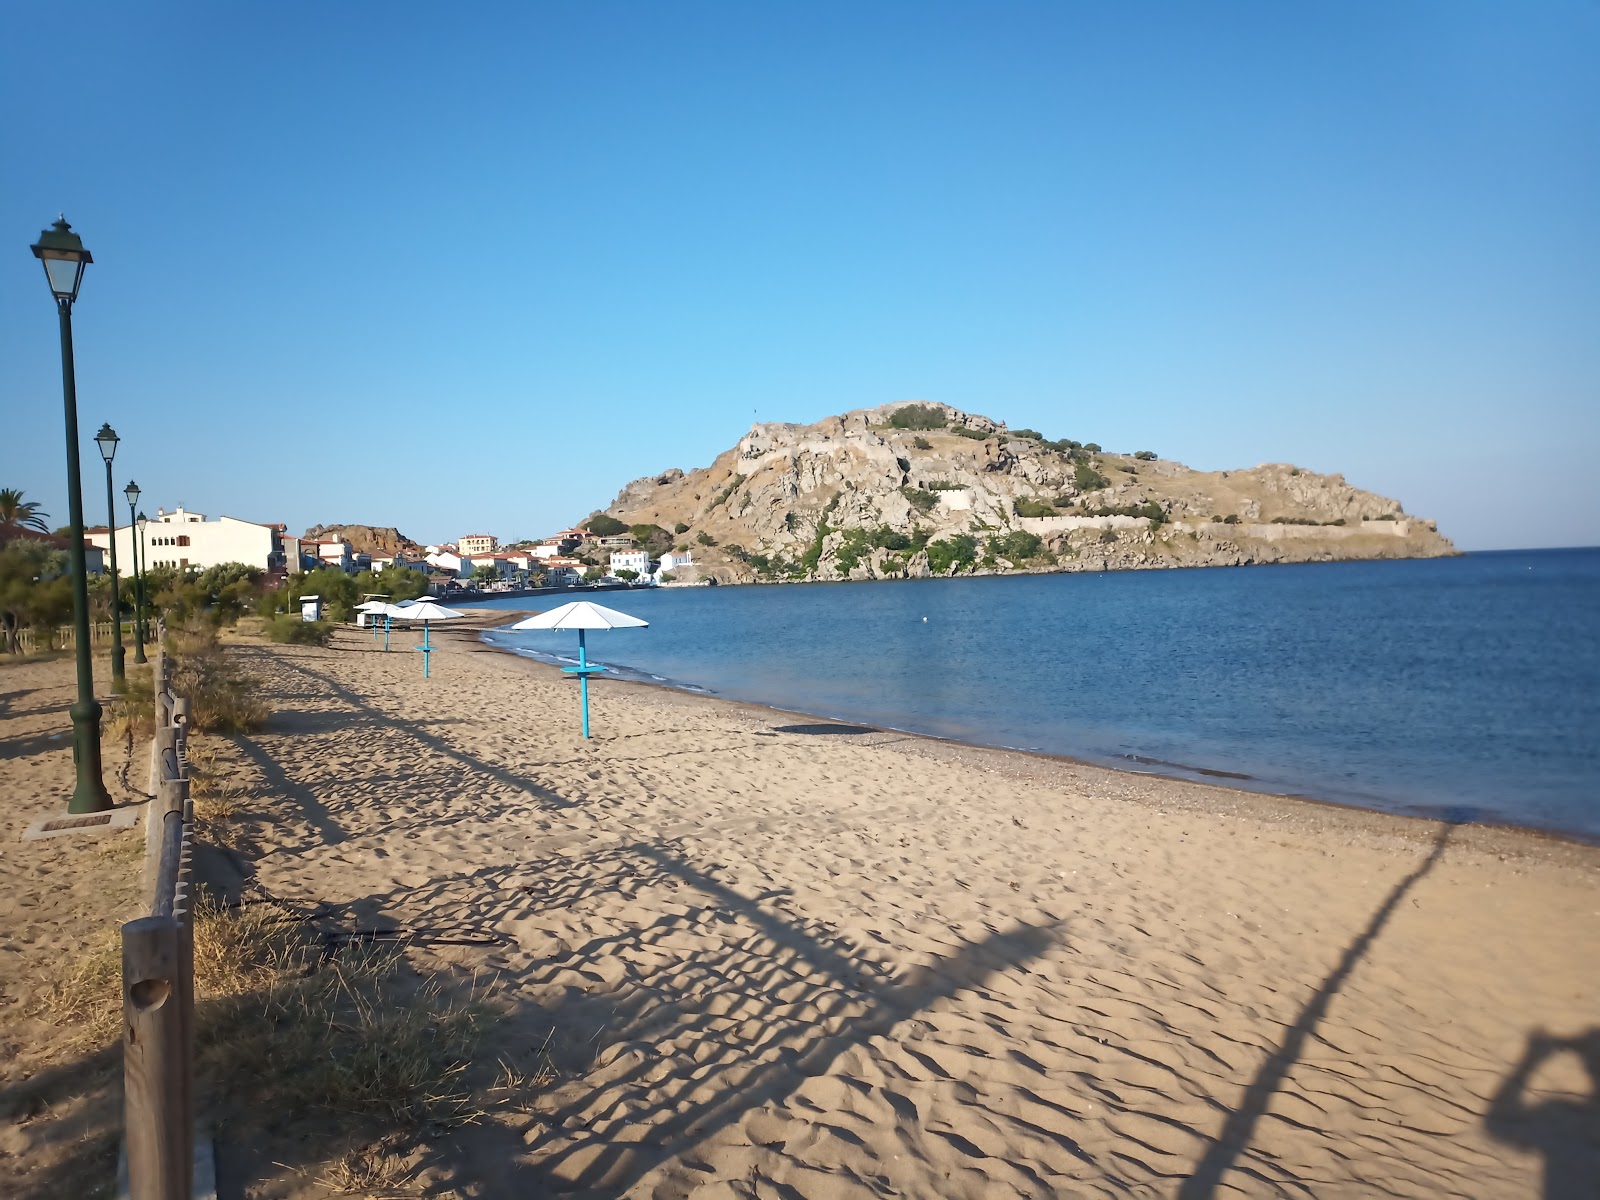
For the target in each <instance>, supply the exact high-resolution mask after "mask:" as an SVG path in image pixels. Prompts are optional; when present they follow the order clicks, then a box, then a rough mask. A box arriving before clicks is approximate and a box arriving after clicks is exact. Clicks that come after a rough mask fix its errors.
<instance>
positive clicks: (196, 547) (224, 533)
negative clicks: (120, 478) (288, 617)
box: [87, 505, 299, 572]
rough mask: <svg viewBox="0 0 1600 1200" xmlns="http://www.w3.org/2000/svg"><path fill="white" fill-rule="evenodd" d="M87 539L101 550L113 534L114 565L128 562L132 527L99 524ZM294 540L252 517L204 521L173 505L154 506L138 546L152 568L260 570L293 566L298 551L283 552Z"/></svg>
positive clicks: (134, 533) (134, 535) (202, 516)
mask: <svg viewBox="0 0 1600 1200" xmlns="http://www.w3.org/2000/svg"><path fill="white" fill-rule="evenodd" d="M87 536H88V540H89V541H90V542H91V543H92V544H94V545H96V546H99V547H101V548H103V549H109V548H110V546H111V539H112V537H113V536H115V537H116V540H117V565H118V567H119V568H120V567H122V566H123V564H125V563H132V562H133V546H134V542H135V540H137V538H138V529H137V528H130V527H129V526H127V525H120V526H118V527H117V529H116V531H115V534H114V535H113V533H112V532H111V531H110V530H107V529H105V528H100V529H94V530H89V531H88V534H87ZM295 540H296V539H294V538H291V537H289V536H288V533H287V532H286V531H285V529H284V526H282V525H262V524H259V523H258V522H255V521H241V520H239V519H238V518H236V517H218V518H217V519H216V520H214V521H208V520H206V518H205V514H204V513H194V512H188V511H186V510H185V509H184V508H183V506H182V505H179V506H178V507H177V508H176V509H174V510H173V511H172V512H170V513H169V512H167V511H166V510H164V509H157V510H156V515H155V516H154V517H153V518H151V520H150V521H149V523H148V524H147V525H146V527H145V533H144V548H145V555H146V561H147V562H148V564H149V565H150V566H152V567H158V566H172V567H179V568H184V567H193V568H195V569H196V570H204V569H205V568H206V567H214V566H217V565H218V564H219V563H233V562H236V563H244V564H245V565H246V566H249V567H258V568H260V569H261V570H263V571H268V572H273V571H277V572H281V571H283V570H285V569H293V568H294V567H297V566H298V565H299V563H298V558H299V550H298V548H295V550H294V558H293V559H290V558H289V557H288V556H287V554H288V545H287V544H288V543H291V542H294V541H295Z"/></svg>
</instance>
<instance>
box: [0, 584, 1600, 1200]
mask: <svg viewBox="0 0 1600 1200" xmlns="http://www.w3.org/2000/svg"><path fill="white" fill-rule="evenodd" d="M494 619H495V620H496V621H504V620H506V619H507V618H506V616H505V614H496V616H495V618H494ZM441 640H442V645H443V649H442V651H441V652H440V653H439V654H437V655H436V656H435V659H434V670H433V676H432V678H431V679H429V680H427V681H424V680H423V679H422V677H421V669H420V662H419V656H418V655H416V654H414V653H412V652H411V651H410V649H409V645H406V646H405V648H402V646H401V639H396V651H395V652H393V653H388V654H385V653H383V652H381V648H378V647H377V646H376V645H375V643H374V642H373V641H372V640H371V639H369V638H367V637H365V636H364V635H362V634H359V633H354V632H350V631H343V632H341V633H339V634H338V636H337V640H336V642H335V645H334V646H333V647H332V648H329V649H326V650H323V649H315V648H307V647H279V646H267V645H261V644H258V645H243V646H239V647H237V648H235V649H234V650H233V651H231V653H234V654H237V655H238V656H239V658H240V659H241V660H242V662H243V663H244V664H245V665H246V666H247V668H248V669H249V670H250V671H252V672H254V673H256V674H257V675H259V676H260V677H261V678H262V679H263V680H264V681H265V692H266V696H267V699H268V700H269V702H270V704H271V706H272V708H273V710H274V716H273V718H272V720H271V722H270V723H269V725H268V727H267V729H266V730H265V731H263V732H260V733H257V734H250V735H246V736H242V737H240V738H238V739H237V744H238V746H239V748H240V751H241V754H240V759H239V761H240V764H241V771H242V772H245V773H248V774H249V775H251V776H252V778H253V779H254V780H255V782H256V785H257V787H258V791H259V794H260V804H259V814H260V815H259V817H258V819H257V820H256V821H255V823H254V827H253V828H252V830H251V839H252V841H253V844H254V849H253V850H252V851H251V852H250V853H248V854H246V855H241V856H239V857H238V858H237V859H236V865H238V866H239V867H240V868H241V869H242V870H243V871H244V872H245V873H246V874H249V875H253V878H254V881H255V883H256V884H258V885H259V886H261V887H263V888H265V889H266V890H267V891H268V892H270V893H271V894H272V895H274V896H277V897H281V898H285V899H288V900H291V901H293V902H296V903H301V904H308V903H310V904H316V903H320V904H324V905H331V906H337V907H338V908H340V909H341V910H342V911H345V912H347V913H349V914H350V915H351V918H352V919H353V920H356V921H358V922H359V923H361V924H362V925H363V926H365V927H374V928H391V929H398V930H403V931H406V932H407V934H408V935H409V936H411V937H412V938H413V952H414V953H415V954H417V955H418V956H420V958H421V959H422V960H424V961H426V962H428V963H429V964H431V965H434V966H437V967H439V968H441V969H444V970H447V971H450V972H453V973H455V974H457V975H459V976H461V977H463V978H465V977H467V976H471V975H477V976H480V977H492V978H493V979H494V980H495V983H494V995H495V999H496V1003H497V1004H498V1005H499V1006H500V1010H501V1011H500V1013H499V1016H498V1017H497V1020H496V1023H495V1027H494V1033H493V1038H492V1043H493V1044H492V1046H490V1047H489V1050H490V1051H491V1052H492V1053H493V1054H494V1055H495V1056H496V1057H499V1058H503V1059H504V1060H506V1061H507V1062H508V1063H509V1064H512V1065H515V1066H516V1067H517V1068H518V1069H526V1070H533V1069H535V1068H536V1067H539V1066H540V1064H542V1065H543V1068H544V1069H545V1070H546V1072H547V1074H548V1076H549V1077H548V1079H547V1080H546V1081H545V1082H543V1083H542V1084H541V1085H540V1086H539V1087H538V1088H536V1089H533V1090H532V1091H531V1092H530V1094H529V1098H528V1102H527V1103H526V1105H525V1106H523V1110H522V1111H498V1112H494V1113H492V1114H490V1116H489V1117H487V1118H486V1119H485V1120H483V1121H482V1122H480V1123H478V1124H476V1125H472V1126H468V1127H465V1128H461V1129H456V1130H450V1131H439V1132H438V1133H437V1135H436V1136H432V1137H429V1138H426V1139H425V1140H424V1141H423V1142H422V1143H419V1144H418V1145H417V1146H415V1147H414V1148H412V1149H411V1150H409V1151H408V1153H409V1154H410V1169H411V1171H412V1180H413V1185H414V1186H415V1188H416V1189H417V1194H427V1195H464V1196H474V1197H508V1198H509V1197H526V1196H539V1195H546V1194H574V1195H587V1196H597V1197H598V1196H629V1197H641V1198H642V1197H651V1198H663V1200H665V1198H669V1197H681V1196H695V1197H699V1198H704V1200H713V1198H724V1197H774V1198H777V1197H784V1198H796V1197H806V1198H823V1197H863V1198H865V1197H879V1196H903V1197H918V1198H923V1197H971V1198H973V1200H977V1198H980V1197H1007V1196H1019V1197H1023V1196H1026V1197H1036V1198H1043V1197H1057V1196H1063V1197H1064V1196H1071V1197H1078V1196H1108V1197H1110V1196H1119V1197H1120V1196H1147V1197H1156V1196H1160V1197H1178V1198H1182V1200H1195V1198H1199V1197H1210V1196H1231V1195H1239V1196H1316V1197H1327V1196H1334V1197H1343V1196H1350V1197H1364V1196H1380V1195H1381V1196H1417V1197H1422V1196H1428V1197H1436V1196H1469V1197H1497V1198H1498V1197H1505V1198H1516V1197H1528V1198H1533V1197H1541V1196H1547V1197H1548V1196H1593V1195H1595V1194H1596V1190H1595V1189H1596V1182H1595V1181H1596V1180H1597V1179H1600V1140H1597V1137H1596V1134H1597V1132H1600V1100H1597V1097H1596V1090H1597V1087H1600V1078H1596V1075H1600V1017H1597V1015H1596V999H1597V985H1600V966H1597V965H1596V964H1600V919H1597V918H1600V891H1597V889H1596V884H1597V883H1600V851H1597V850H1595V849H1593V848H1589V847H1584V846H1578V845H1572V844H1568V843H1563V842H1560V841H1556V840H1552V839H1546V838H1540V837H1536V836H1533V835H1529V834H1525V833H1521V832H1518V831H1509V830H1494V829H1482V828H1473V827H1460V826H1457V827H1451V826H1447V825H1442V824H1439V823H1429V822H1422V821H1414V820H1406V819H1402V818H1395V817H1389V816H1384V815H1380V814H1372V813H1364V812H1357V811H1352V810H1344V809H1338V808H1332V807H1328V806H1323V805H1314V804H1309V803H1304V802H1299V801H1294V800H1288V799H1282V798H1277V797H1270V796H1261V795H1255V794H1250V793H1244V792H1238V791H1234V790H1231V789H1228V788H1224V787H1216V786H1209V785H1203V784H1194V783H1187V782H1182V781H1173V780H1168V779H1161V778H1156V777H1151V776H1141V775H1137V774H1132V773H1125V772H1117V771H1108V770H1104V769H1100V768H1096V767H1091V766H1086V765H1082V764H1077V763H1072V762H1065V761H1059V760H1049V759H1043V758H1038V757H1032V756H1028V755H1023V754H1017V753H1011V752H1002V751H990V750H982V749H975V748H971V747H964V746H960V745H954V744H950V743H941V742H936V741H932V740H929V739H924V738H918V737H913V736H909V735H906V734H901V733H895V732H890V731H878V730H872V729H868V728H866V727H859V726H844V725H837V724H833V723H829V722H821V721H816V720H813V719H809V718H801V717H794V716H790V715H787V714H783V713H779V712H774V711H771V710H767V709H762V708H758V707H752V706H746V705H736V704H731V703H726V702H722V701H717V700H714V699H707V698H703V697H696V696H690V695H686V694H681V693H675V692H670V691H666V690H662V689H652V688H648V687H645V686H640V685H630V684H623V683H615V682H611V683H608V682H600V683H597V684H596V685H595V687H594V694H593V714H594V715H593V721H594V732H595V736H594V738H593V739H592V740H590V741H588V742H585V741H584V740H583V739H582V738H581V737H580V736H579V734H578V720H577V697H576V686H575V684H574V683H572V682H571V681H569V680H567V679H565V678H564V677H562V676H561V675H560V674H559V673H558V672H556V671H555V670H554V669H553V668H550V667H547V666H544V665H542V664H538V663H534V662H531V661H529V660H526V659H521V658H517V657H515V656H512V655H508V654H505V653H501V652H498V651H494V650H490V649H488V648H487V647H485V646H483V645H481V644H480V643H478V642H477V640H476V634H475V633H473V632H471V631H451V632H450V633H449V634H447V635H446V636H445V637H443V638H442V639H441ZM52 669H53V668H52ZM11 734H12V730H11V729H10V727H9V726H8V728H7V729H6V735H7V737H10V736H11ZM28 736H34V735H33V734H31V733H30V734H28ZM0 765H10V764H9V761H8V763H4V764H0ZM17 855H18V851H17V849H16V843H15V841H14V840H13V841H12V842H11V844H10V845H9V846H8V849H7V852H6V855H5V856H4V859H0V861H8V860H15V859H16V857H17ZM8 874H9V875H10V876H11V877H12V878H11V879H10V881H9V882H12V883H13V884H17V876H18V872H17V871H15V870H13V871H11V872H9V873H8ZM23 874H26V873H25V872H24V873H23ZM36 884H37V881H35V884H29V883H28V881H27V879H26V878H24V879H23V880H22V882H21V883H20V884H17V886H23V887H26V886H35V885H36ZM0 932H3V931H0ZM36 949H37V948H36V947H35V950H36ZM1585 1038H1586V1039H1587V1041H1586V1042H1585V1041H1584V1040H1583V1039H1585ZM1585 1047H1586V1048H1587V1060H1586V1059H1585V1056H1584V1054H1583V1053H1582V1052H1581V1051H1582V1049H1583V1048H1585ZM224 1158H225V1161H224V1173H225V1176H226V1175H227V1174H228V1172H229V1170H230V1168H229V1167H228V1165H227V1162H226V1158H227V1154H226V1152H225V1155H224ZM260 1169H261V1164H260V1163H254V1164H252V1163H251V1162H249V1160H248V1159H247V1157H237V1158H235V1164H234V1166H233V1167H232V1168H231V1170H232V1171H233V1172H234V1173H235V1174H240V1173H256V1172H258V1171H259V1170H260ZM307 1178H308V1177H306V1176H303V1175H295V1174H293V1173H292V1172H283V1173H279V1174H278V1175H277V1176H276V1177H274V1178H273V1179H270V1180H269V1181H268V1183H267V1184H266V1185H261V1186H258V1187H256V1188H254V1189H253V1190H252V1191H251V1192H250V1193H249V1194H251V1195H261V1196H267V1195H273V1196H279V1195H282V1196H289V1195H294V1196H300V1195H305V1196H309V1195H316V1194H321V1193H319V1192H318V1191H317V1190H316V1187H315V1185H314V1184H312V1183H309V1182H307Z"/></svg>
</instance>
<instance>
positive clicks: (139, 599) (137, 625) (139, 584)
mask: <svg viewBox="0 0 1600 1200" xmlns="http://www.w3.org/2000/svg"><path fill="white" fill-rule="evenodd" d="M122 494H123V495H124V496H126V497H127V498H128V550H129V551H130V553H132V555H133V661H134V662H136V663H142V662H146V661H148V660H147V659H146V658H145V656H144V625H143V624H141V617H142V614H143V611H144V576H143V575H142V574H140V572H139V542H138V540H137V538H136V537H135V535H134V529H135V527H136V526H137V525H138V524H139V522H138V519H137V518H136V517H135V516H134V513H133V510H134V509H135V508H136V507H137V506H138V504H139V485H138V484H137V483H134V482H133V481H132V480H129V481H128V486H127V487H125V488H123V489H122ZM111 540H112V543H113V544H115V542H116V540H117V534H116V529H115V527H114V526H113V528H112V532H111Z"/></svg>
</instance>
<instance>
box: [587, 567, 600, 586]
mask: <svg viewBox="0 0 1600 1200" xmlns="http://www.w3.org/2000/svg"><path fill="white" fill-rule="evenodd" d="M604 575H605V572H604V571H602V570H601V569H600V568H599V567H590V568H589V569H588V570H587V571H585V572H584V573H583V581H584V582H585V583H593V582H595V580H597V579H599V578H601V577H602V576H604Z"/></svg>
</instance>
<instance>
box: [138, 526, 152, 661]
mask: <svg viewBox="0 0 1600 1200" xmlns="http://www.w3.org/2000/svg"><path fill="white" fill-rule="evenodd" d="M148 524H150V518H149V517H147V516H145V515H144V514H143V513H140V514H139V630H140V633H139V636H140V637H141V638H143V639H144V640H145V641H147V642H148V641H149V640H150V620H149V617H150V614H149V612H148V611H147V609H148V607H149V601H150V543H149V542H147V541H146V540H145V536H144V527H145V526H146V525H148Z"/></svg>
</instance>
